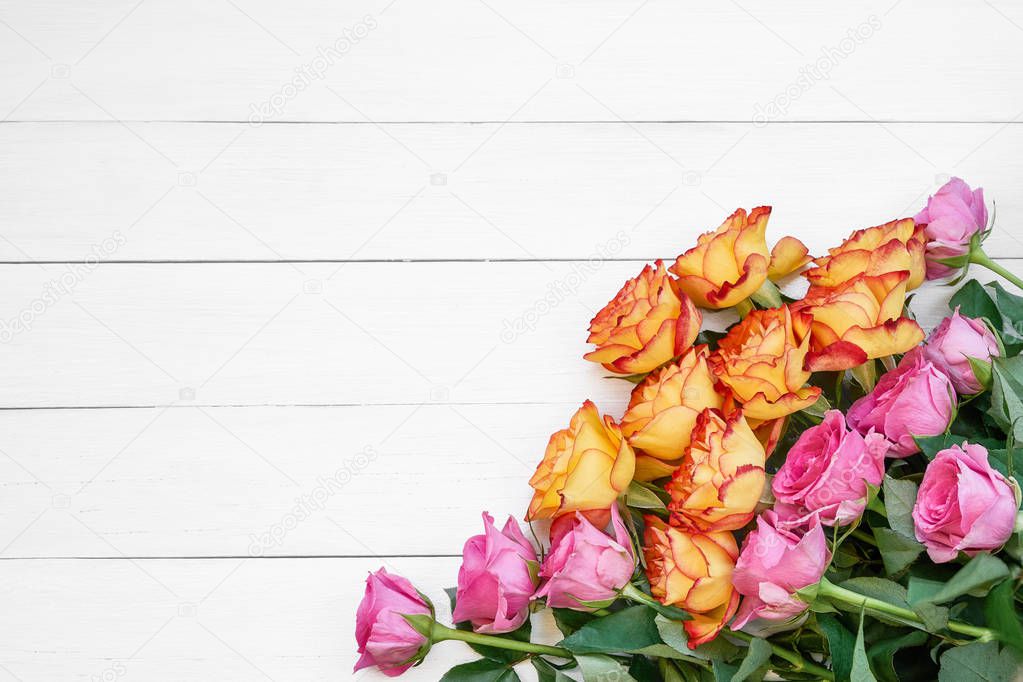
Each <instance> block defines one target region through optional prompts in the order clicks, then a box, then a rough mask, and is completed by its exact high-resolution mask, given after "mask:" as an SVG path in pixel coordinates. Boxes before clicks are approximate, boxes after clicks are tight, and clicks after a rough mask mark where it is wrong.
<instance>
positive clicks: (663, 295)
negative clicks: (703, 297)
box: [583, 261, 703, 374]
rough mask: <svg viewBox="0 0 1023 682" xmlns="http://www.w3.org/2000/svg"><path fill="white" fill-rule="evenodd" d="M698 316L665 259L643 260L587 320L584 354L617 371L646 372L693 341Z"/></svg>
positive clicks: (698, 325) (628, 372)
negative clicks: (587, 344)
mask: <svg viewBox="0 0 1023 682" xmlns="http://www.w3.org/2000/svg"><path fill="white" fill-rule="evenodd" d="M702 320H703V318H702V316H701V315H700V311H699V310H697V309H696V307H695V306H694V305H693V303H692V301H690V300H689V299H688V298H687V297H686V295H685V294H683V293H681V292H680V291H679V288H678V282H677V281H676V280H674V279H672V278H671V277H669V276H668V273H667V272H665V271H664V263H662V262H661V261H657V263H656V267H651V266H649V265H647V266H646V267H645V268H643V272H641V273H639V275H638V276H636V277H634V278H633V279H630V280H629V281H628V282H626V283H625V285H624V286H623V287H622V289H621V291H619V292H618V294H617V295H616V296H615V297H614V298H613V299H612V300H611V301H610V302H609V303H608V304H607V305H606V306H604V308H603V309H602V310H601V311H600V312H599V313H597V315H596V317H594V318H593V320H591V321H590V336H589V339H587V340H588V341H589V342H590V343H592V344H594V345H595V346H596V347H597V349H596V350H594V351H591V352H589V353H587V354H586V355H584V356H583V357H585V358H586V359H587V360H592V361H593V362H599V363H600V364H602V365H603V366H604V367H605V368H606V369H608V370H609V371H612V372H617V373H619V374H640V373H643V372H649V371H650V370H652V369H655V368H657V367H659V366H661V365H663V364H664V363H666V362H668V361H669V360H671V359H672V358H674V357H676V356H678V355H680V354H681V353H682V351H684V350H685V349H686V348H688V347H689V346H691V345H693V341H695V340H696V335H697V334H699V333H700V323H701V322H702Z"/></svg>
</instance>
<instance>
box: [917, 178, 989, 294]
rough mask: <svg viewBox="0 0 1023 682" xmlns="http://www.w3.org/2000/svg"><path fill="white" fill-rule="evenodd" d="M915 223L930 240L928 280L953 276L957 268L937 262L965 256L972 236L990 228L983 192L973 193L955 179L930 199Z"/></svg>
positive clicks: (928, 241) (976, 190)
mask: <svg viewBox="0 0 1023 682" xmlns="http://www.w3.org/2000/svg"><path fill="white" fill-rule="evenodd" d="M913 220H915V221H916V223H917V224H918V225H924V234H925V235H926V236H927V279H937V278H939V277H945V276H947V275H950V274H952V273H953V272H955V268H953V267H950V266H948V265H945V264H944V263H939V262H937V261H938V260H940V259H943V258H955V257H957V256H964V255H966V254H967V253H968V252H969V250H970V240H971V239H972V238H973V235H975V234H977V233H978V232H981V231H982V230H984V228H985V227H987V207H986V206H985V205H984V190H983V189H981V188H977V189H975V190H974V189H970V186H969V185H967V184H966V183H965V182H963V181H962V180H960V179H959V178H952V179H951V180H949V181H948V182H946V183H945V184H944V185H942V186H941V189H939V190H938V193H937V194H935V195H934V196H932V197H929V198H928V199H927V206H926V207H925V208H924V210H922V211H920V212H919V213H917V214H916V216H915V217H914V218H913Z"/></svg>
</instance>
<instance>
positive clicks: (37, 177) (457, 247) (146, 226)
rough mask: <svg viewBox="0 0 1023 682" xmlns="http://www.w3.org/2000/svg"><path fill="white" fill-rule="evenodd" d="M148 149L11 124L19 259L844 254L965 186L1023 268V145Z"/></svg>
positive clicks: (233, 140) (93, 135)
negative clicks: (743, 238) (727, 234)
mask: <svg viewBox="0 0 1023 682" xmlns="http://www.w3.org/2000/svg"><path fill="white" fill-rule="evenodd" d="M139 11H142V10H141V9H140V10H139ZM132 130H133V131H134V132H135V133H137V134H138V135H139V136H141V137H142V140H140V139H139V138H137V137H136V136H135V135H133V134H132V132H131V131H129V130H126V129H125V128H123V127H121V126H119V125H116V124H97V123H91V124H7V125H0V149H2V150H3V152H4V153H3V154H2V155H0V188H3V189H2V190H0V193H2V197H3V200H2V201H0V225H2V230H0V233H2V234H3V236H4V237H5V239H3V240H0V259H3V260H7V261H26V260H29V259H35V260H75V261H80V260H85V259H87V258H91V257H93V256H94V255H95V256H96V257H99V258H101V259H105V260H111V259H112V260H166V259H171V260H280V259H294V260H323V259H326V260H344V259H403V258H404V259H424V258H430V259H433V258H449V259H450V258H459V259H464V258H470V259H472V258H476V259H479V258H488V259H506V258H515V259H522V258H526V259H530V258H576V259H582V258H589V257H592V256H594V255H600V254H604V255H607V256H612V257H633V258H647V259H649V258H654V257H657V256H662V257H672V256H674V255H676V254H677V253H678V252H679V251H680V250H682V249H684V248H686V247H688V246H689V245H690V243H691V242H692V240H693V238H694V236H695V235H696V234H698V233H699V232H701V231H704V230H708V229H712V228H713V227H715V226H717V225H718V224H719V223H720V222H721V220H723V218H724V217H725V216H726V215H728V214H729V213H731V211H732V210H734V209H735V208H736V207H737V206H746V207H751V206H753V205H756V204H760V203H770V204H773V205H774V207H775V214H774V217H773V222H772V225H771V228H770V229H771V233H772V235H773V236H775V237H777V236H780V235H782V234H784V233H786V232H788V233H793V234H797V235H799V236H800V237H801V238H803V239H804V240H805V241H806V242H807V244H808V245H809V246H810V247H811V248H812V249H813V250H814V251H816V252H822V251H823V250H824V249H826V248H827V247H828V246H832V245H833V244H834V243H835V242H836V241H837V240H838V239H839V238H840V235H843V234H846V233H848V232H849V231H851V230H852V229H855V228H859V227H866V226H870V225H876V224H880V223H882V222H885V221H887V220H890V219H892V218H895V217H898V216H905V215H912V214H913V213H915V212H916V211H917V210H919V208H921V207H922V205H923V203H924V202H925V201H926V197H927V195H928V194H931V193H933V192H935V191H936V189H937V188H938V186H939V185H940V184H941V183H943V182H944V180H945V179H947V177H948V176H949V175H953V174H958V175H961V176H963V177H965V178H967V179H968V180H969V181H970V182H972V183H974V184H976V185H981V186H984V187H985V188H986V190H987V196H988V199H989V201H994V202H996V203H997V206H998V211H997V215H998V226H997V228H998V229H996V231H995V234H994V236H993V237H992V238H991V241H990V242H989V246H990V248H991V252H992V253H997V254H999V255H1002V256H1023V233H1021V232H1020V229H1019V225H1020V224H1023V198H1021V197H1020V194H1019V192H1018V191H1017V188H1018V187H1019V186H1020V184H1021V181H1023V160H1021V158H1020V155H1019V154H1017V153H1016V150H1017V149H1019V148H1020V146H1021V145H1023V125H1010V126H1004V125H1001V124H928V125H919V124H902V125H888V126H884V127H882V126H880V125H877V124H873V123H867V124H857V125H843V124H785V125H771V126H767V127H766V128H755V127H753V126H751V125H749V124H640V125H626V124H622V123H615V124H591V125H567V124H543V125H540V124H536V125H532V124H522V125H516V124H510V125H507V126H501V125H499V124H490V125H392V126H387V127H386V128H383V129H378V128H376V127H373V126H366V125H313V126H306V125H283V126H263V127H262V128H258V129H255V128H250V127H248V126H245V125H212V124H136V125H133V126H132ZM147 142H148V143H149V144H151V145H152V146H153V147H152V148H151V147H150V146H148V145H147V144H146V143H147ZM154 148H155V149H157V150H160V152H161V153H163V154H166V155H167V157H168V158H170V159H173V160H174V162H175V163H173V164H172V163H170V162H168V161H167V160H166V159H165V158H163V157H162V156H161V155H160V154H159V153H157V152H156V151H154ZM175 164H176V165H175ZM434 183H443V184H434ZM620 232H621V233H623V234H624V235H625V237H624V238H622V239H618V240H615V241H614V242H611V241H609V240H611V238H612V237H614V236H615V235H616V234H618V233H620ZM115 233H116V234H117V235H120V239H118V241H117V242H116V243H112V242H110V241H109V240H110V239H111V236H112V235H114V234H115ZM104 243H106V247H104Z"/></svg>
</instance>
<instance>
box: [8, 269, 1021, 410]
mask: <svg viewBox="0 0 1023 682" xmlns="http://www.w3.org/2000/svg"><path fill="white" fill-rule="evenodd" d="M1005 263H1006V264H1007V267H1011V268H1016V271H1017V272H1018V271H1019V268H1020V267H1021V264H1020V261H1013V260H1009V261H1005ZM77 267H78V268H81V270H76V266H68V265H61V266H58V265H47V266H42V265H34V264H33V265H6V266H0V288H2V290H3V291H5V292H6V293H5V296H4V298H3V300H2V301H0V341H2V340H5V339H6V340H7V343H6V344H5V345H4V347H3V349H4V352H3V353H2V354H0V375H2V376H4V378H5V380H4V382H2V383H0V407H59V406H74V407H83V406H153V405H157V406H160V405H170V404H176V405H180V404H183V405H189V404H199V405H365V404H375V405H418V404H421V403H424V402H425V403H431V402H434V403H443V404H466V403H473V404H479V403H489V404H521V403H540V404H552V405H558V406H560V408H561V409H562V410H565V411H566V413H567V410H569V409H570V408H571V406H574V405H577V404H578V403H579V402H580V401H582V400H583V399H584V398H587V397H589V398H592V399H593V400H595V401H596V402H597V403H598V404H599V405H601V406H602V407H603V409H605V410H607V411H609V412H611V413H614V412H616V411H617V410H620V409H621V408H622V407H623V406H624V403H625V400H626V397H627V390H625V388H624V386H623V384H622V383H621V382H618V381H609V380H606V379H603V378H602V377H603V376H604V375H605V374H607V373H606V372H605V371H604V370H603V369H602V368H600V367H599V366H596V365H594V364H592V363H588V362H585V361H583V360H582V359H581V356H582V355H583V354H584V353H585V352H586V351H587V350H589V346H587V344H586V343H585V340H586V327H587V324H588V322H589V320H590V318H591V317H592V316H593V315H594V313H595V312H596V311H597V310H598V309H599V308H600V307H602V306H603V305H604V304H605V302H606V301H607V300H609V299H610V298H611V297H612V296H614V294H615V292H617V291H618V289H619V288H620V287H621V285H622V283H623V282H624V281H625V280H626V279H627V278H629V277H632V276H634V275H635V274H636V273H638V272H639V270H640V269H641V268H642V263H640V262H631V261H607V262H603V261H570V262H559V263H536V262H513V263H478V262H468V263H451V262H441V263H401V262H395V263H345V264H341V265H340V266H338V265H335V264H322V263H320V264H316V263H300V264H294V263H290V264H282V263H278V264H262V263H253V264H168V265H154V264H105V265H98V266H95V267H93V269H92V270H87V268H86V266H84V265H83V266H77ZM67 273H71V275H72V276H71V277H69V279H68V283H69V284H71V283H72V282H73V281H74V280H73V275H74V273H79V274H80V275H81V278H80V279H79V280H78V281H77V283H75V284H74V286H73V287H68V288H69V290H70V292H71V293H70V294H67V295H63V296H61V295H58V294H59V293H60V288H59V287H60V285H61V282H62V278H63V277H64V275H65V274H67ZM981 276H983V274H982V275H981ZM54 282H56V284H54ZM53 292H56V293H53ZM950 295H951V291H950V290H948V289H947V288H944V287H941V286H936V285H932V286H928V287H924V288H923V289H922V290H921V291H919V293H918V294H917V296H916V300H915V301H914V310H915V311H916V314H917V315H918V316H919V318H920V320H921V324H923V325H924V326H925V327H927V326H933V325H934V324H935V323H936V322H937V321H938V320H939V319H940V318H941V317H942V316H943V315H944V314H947V307H946V305H945V301H947V299H948V296H950ZM51 299H52V303H50V304H47V302H48V301H50V300H51ZM730 314H731V313H728V312H726V313H715V314H713V315H708V316H707V317H706V324H708V325H710V326H713V327H716V328H724V326H725V325H726V324H728V321H729V319H732V318H729V317H728V316H729V315H730ZM626 386H627V385H626Z"/></svg>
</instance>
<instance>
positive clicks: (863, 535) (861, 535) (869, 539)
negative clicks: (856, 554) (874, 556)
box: [850, 528, 877, 547]
mask: <svg viewBox="0 0 1023 682" xmlns="http://www.w3.org/2000/svg"><path fill="white" fill-rule="evenodd" d="M850 535H851V536H852V537H854V538H856V539H857V540H862V541H863V542H865V543H867V544H868V545H873V546H874V547H877V541H876V540H875V539H874V536H873V535H871V534H870V533H867V532H866V531H862V530H860V529H859V528H857V529H856V530H854V531H853V532H852V533H850Z"/></svg>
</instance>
